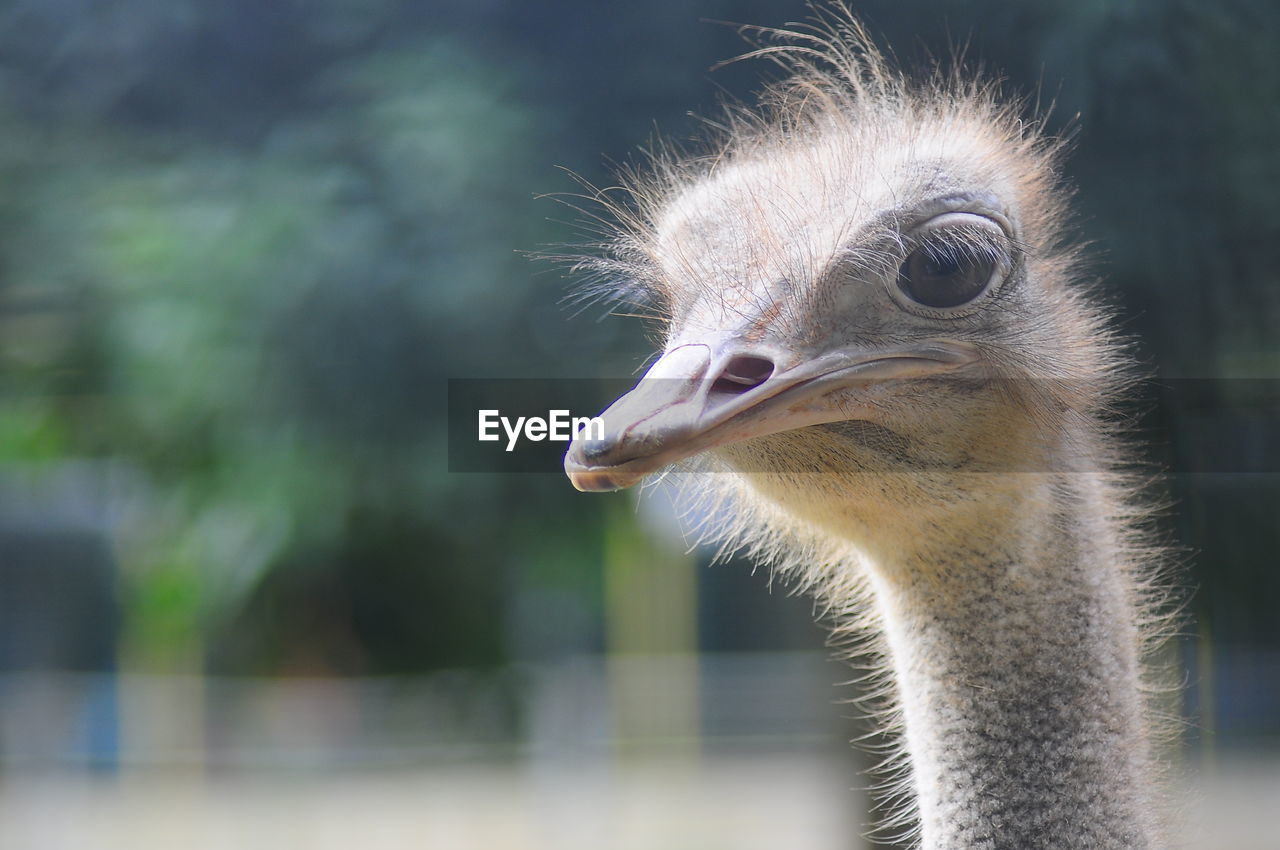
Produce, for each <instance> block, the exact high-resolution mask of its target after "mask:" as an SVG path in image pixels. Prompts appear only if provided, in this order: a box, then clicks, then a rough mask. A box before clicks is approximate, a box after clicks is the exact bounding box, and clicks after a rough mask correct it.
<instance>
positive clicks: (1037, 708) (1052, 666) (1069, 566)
mask: <svg viewBox="0 0 1280 850" xmlns="http://www.w3.org/2000/svg"><path fill="white" fill-rule="evenodd" d="M1065 477H1066V478H1072V479H1074V480H1071V481H1065V482H1064V481H1056V482H1047V481H1046V482H1041V485H1042V486H1039V487H1036V486H1034V485H1032V486H1030V487H1028V488H1027V491H1026V493H1025V494H1023V495H1019V496H1016V497H1009V498H1006V502H1007V504H1005V505H1004V506H1003V507H1004V508H1006V510H1004V511H1002V512H1001V515H1002V516H1006V517H1009V518H1010V519H1009V520H1008V523H1007V527H1004V524H1002V523H1001V521H1000V520H999V519H994V520H993V519H990V518H988V519H987V523H988V527H987V528H985V529H983V530H982V531H979V532H974V533H970V534H966V535H965V536H964V537H957V538H955V539H954V540H953V541H951V542H946V541H942V542H940V543H938V545H932V544H931V545H930V546H929V547H927V551H924V550H921V549H917V554H916V555H914V556H912V557H910V558H900V559H899V561H898V562H897V563H891V562H885V563H882V564H880V565H878V566H876V567H875V568H873V569H872V571H871V572H872V576H871V579H872V586H873V588H874V590H875V593H876V597H877V601H878V603H879V605H880V608H881V612H882V614H883V620H884V629H885V634H886V637H887V639H888V645H889V651H890V658H891V663H892V665H893V668H894V672H895V674H896V679H897V682H898V688H899V697H900V699H901V706H902V711H903V718H904V720H905V745H906V750H907V755H908V758H909V760H910V763H911V769H912V776H913V781H914V785H915V792H916V796H917V799H918V803H919V812H920V820H921V829H922V842H923V846H924V848H926V850H973V848H984V850H1036V848H1054V850H1069V849H1071V848H1080V850H1084V848H1089V850H1099V848H1128V850H1134V848H1149V847H1152V846H1153V845H1154V838H1153V835H1152V832H1151V824H1150V823H1149V818H1150V813H1151V811H1152V806H1151V802H1152V801H1151V795H1150V789H1149V788H1148V787H1147V783H1149V782H1150V779H1149V777H1148V775H1147V774H1148V764H1147V750H1146V743H1145V726H1144V722H1143V719H1142V709H1141V697H1140V695H1139V668H1138V658H1137V637H1136V634H1137V632H1136V626H1135V617H1136V612H1135V610H1134V604H1135V603H1134V601H1133V599H1134V595H1135V593H1134V590H1133V588H1132V587H1130V584H1129V581H1128V579H1127V578H1126V577H1125V574H1124V572H1123V571H1122V570H1121V569H1120V567H1119V554H1118V553H1119V551H1120V547H1119V545H1118V542H1117V541H1116V540H1115V539H1114V538H1115V533H1114V531H1110V532H1109V531H1108V526H1109V522H1108V521H1106V520H1104V519H1098V520H1097V521H1096V522H1090V521H1089V520H1088V519H1087V517H1089V516H1094V517H1099V518H1101V517H1105V515H1106V514H1105V512H1104V511H1103V510H1102V507H1103V506H1104V504H1105V499H1104V497H1103V495H1102V493H1101V491H1100V490H1099V489H1098V488H1097V487H1096V486H1093V485H1096V484H1097V482H1092V484H1091V482H1090V481H1089V480H1088V478H1089V477H1088V476H1085V475H1080V476H1065ZM1091 488H1092V489H1091ZM1095 503H1097V504H1095ZM1064 518H1065V519H1064ZM1014 526H1016V528H1015V527H1014ZM977 527H981V526H980V525H979V526H977ZM975 537H977V538H979V539H978V540H977V541H976V542H975V540H974V538H975Z"/></svg>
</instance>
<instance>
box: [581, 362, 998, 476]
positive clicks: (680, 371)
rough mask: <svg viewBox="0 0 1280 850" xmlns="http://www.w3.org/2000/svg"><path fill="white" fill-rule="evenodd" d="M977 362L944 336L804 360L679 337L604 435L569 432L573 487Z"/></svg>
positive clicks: (837, 414) (828, 413) (833, 418)
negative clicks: (886, 384) (872, 386)
mask: <svg viewBox="0 0 1280 850" xmlns="http://www.w3.org/2000/svg"><path fill="white" fill-rule="evenodd" d="M975 360H977V351H976V349H974V348H973V346H970V345H967V344H964V343H959V342H943V341H935V342H928V343H923V344H917V345H910V346H904V347H901V348H886V349H882V350H868V349H852V348H851V349H840V350H836V351H831V352H828V353H826V354H822V355H820V356H817V357H813V358H807V359H806V358H801V357H799V356H798V355H796V354H795V353H792V352H787V351H783V350H780V349H764V348H761V347H760V346H759V345H753V346H746V345H738V344H734V343H733V342H732V341H730V342H729V343H727V344H716V343H703V342H689V343H682V344H677V345H675V346H672V347H670V348H668V349H667V350H666V352H664V353H663V355H662V357H660V358H659V359H658V362H656V363H654V364H653V367H652V368H651V369H650V370H649V371H648V372H647V373H646V374H645V376H644V377H643V378H641V379H640V382H639V383H638V384H636V386H635V388H634V389H632V390H631V391H630V392H629V393H627V394H626V395H624V396H622V397H621V398H619V399H618V400H617V401H615V402H614V403H613V404H612V405H611V406H610V407H609V408H608V409H607V410H605V411H604V413H602V414H601V418H602V419H603V420H604V434H603V436H602V437H601V436H600V435H599V434H591V433H590V431H589V430H584V431H583V432H581V433H580V434H579V435H578V436H577V437H575V438H574V440H573V443H572V444H570V446H569V450H568V452H567V453H566V454H565V457H564V469H565V473H566V474H567V475H568V476H569V480H570V481H571V482H573V486H574V487H576V488H578V489H579V490H584V491H587V490H620V489H622V488H624V487H630V486H632V485H633V484H635V483H637V482H638V481H640V479H642V478H644V476H646V475H648V474H649V473H651V472H656V471H657V470H659V469H661V468H663V467H664V466H667V465H668V464H671V463H674V462H676V461H678V460H681V459H683V458H687V457H690V456H692V455H695V454H698V453H699V452H702V451H706V450H707V449H711V448H715V447H716V446H724V445H727V444H729V443H736V442H738V441H740V440H746V439H749V438H751V437H762V436H765V435H766V434H776V433H778V432H780V431H789V430H791V429H793V428H803V427H806V426H809V425H819V424H822V423H824V422H841V421H845V420H849V419H857V418H860V416H862V415H864V414H865V412H866V410H865V408H863V407H862V406H861V405H860V404H859V402H858V397H857V394H856V393H852V394H851V393H847V392H846V393H840V394H839V397H838V398H836V397H833V395H834V394H836V392H837V391H838V390H842V389H844V390H847V389H850V388H857V387H860V386H866V385H867V384H869V383H872V382H875V381H883V380H888V379H904V378H919V377H924V376H928V375H936V374H940V373H942V372H948V371H952V370H954V369H957V368H960V367H962V366H965V365H967V364H970V363H973V362H974V361H975Z"/></svg>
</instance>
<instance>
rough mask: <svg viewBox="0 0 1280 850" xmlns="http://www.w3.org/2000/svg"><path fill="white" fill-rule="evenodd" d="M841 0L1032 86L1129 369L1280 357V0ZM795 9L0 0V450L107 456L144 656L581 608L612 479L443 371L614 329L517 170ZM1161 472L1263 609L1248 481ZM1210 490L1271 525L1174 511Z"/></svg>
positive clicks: (588, 618) (288, 651)
mask: <svg viewBox="0 0 1280 850" xmlns="http://www.w3.org/2000/svg"><path fill="white" fill-rule="evenodd" d="M853 5H854V7H855V9H856V10H857V11H858V12H859V13H860V14H862V15H863V16H864V17H865V18H866V19H867V21H868V22H869V24H870V25H871V27H872V30H873V31H875V32H880V33H883V34H884V35H885V37H886V39H887V41H889V42H890V43H892V44H894V45H895V46H896V47H897V48H898V51H899V55H900V56H901V57H902V58H903V60H904V61H905V62H906V63H907V64H914V63H918V62H920V61H922V60H921V57H923V56H927V55H930V54H932V55H935V56H937V55H941V56H945V55H947V54H948V52H949V47H948V45H949V44H954V43H957V42H964V43H967V44H968V45H969V47H968V53H967V57H968V60H967V61H969V62H970V64H976V61H977V60H982V61H983V62H985V63H986V64H987V65H989V66H990V67H993V68H996V69H1000V70H1001V71H1003V72H1004V73H1006V74H1007V75H1008V76H1009V77H1010V79H1011V88H1013V89H1015V90H1019V91H1023V92H1033V93H1034V92H1038V93H1039V97H1040V99H1041V100H1042V101H1055V102H1056V106H1055V107H1054V110H1053V112H1052V113H1051V117H1050V119H1049V120H1050V123H1051V125H1052V126H1053V127H1055V128H1058V129H1063V128H1067V129H1068V130H1070V128H1072V127H1074V128H1075V129H1074V130H1070V131H1072V132H1075V133H1076V134H1077V142H1076V153H1075V155H1074V156H1073V158H1072V159H1071V160H1070V163H1069V166H1068V167H1069V169H1070V171H1071V173H1070V176H1071V177H1072V178H1073V179H1074V180H1075V182H1077V184H1078V185H1079V186H1080V189H1081V198H1080V208H1081V210H1082V212H1083V216H1082V228H1083V230H1084V232H1085V235H1086V236H1087V237H1089V238H1091V239H1092V240H1094V241H1095V243H1097V244H1098V245H1099V248H1100V253H1102V255H1103V258H1104V259H1103V263H1102V264H1100V266H1099V268H1100V270H1102V271H1104V272H1105V274H1106V276H1107V278H1108V280H1109V281H1111V285H1112V291H1113V292H1115V294H1116V297H1117V299H1118V301H1119V303H1120V305H1121V307H1122V309H1123V311H1124V313H1125V317H1126V319H1125V326H1126V327H1128V328H1130V329H1132V330H1133V331H1134V333H1135V335H1137V336H1138V337H1140V338H1141V339H1142V340H1143V341H1144V342H1143V344H1144V352H1145V355H1146V356H1147V357H1148V358H1149V360H1150V361H1151V362H1152V363H1153V365H1154V366H1155V368H1156V370H1157V371H1159V372H1160V373H1162V374H1166V375H1197V376H1221V375H1223V374H1228V375H1232V374H1249V375H1263V376H1268V377H1273V378H1274V377H1275V376H1276V371H1277V366H1278V365H1280V343H1278V342H1277V338H1276V333H1275V328H1276V327H1277V326H1278V323H1280V280H1277V274H1278V271H1277V270H1280V256H1278V255H1277V252H1280V212H1277V209H1278V208H1277V206H1276V205H1275V203H1274V201H1273V199H1272V197H1271V194H1272V193H1273V192H1274V187H1275V186H1276V185H1280V179H1277V178H1280V174H1278V173H1277V171H1278V166H1277V155H1276V151H1277V149H1280V110H1277V109H1276V106H1277V105H1278V101H1280V96H1278V91H1277V89H1278V87H1280V71H1277V65H1276V63H1275V61H1274V44H1273V41H1272V39H1271V38H1269V37H1268V33H1273V32H1275V31H1276V29H1275V25H1276V24H1277V23H1280V20H1278V18H1280V15H1278V14H1277V12H1276V9H1275V8H1274V4H1271V3H1267V2H1263V0H1235V2H1231V3H1226V4H1213V5H1205V4H1196V3H1192V2H1190V0H1169V2H1163V3H1161V2H1118V0H1116V2H1111V0H1092V2H1088V3H1077V2H1067V0H1052V2H1041V3H1034V4H1008V3H996V2H993V0H973V2H966V3H961V2H945V0H938V2H934V3H928V4H923V5H922V7H921V8H915V7H912V8H905V7H902V6H901V5H900V4H896V3H891V2H888V0H875V1H874V2H865V3H855V4H853ZM804 15H805V11H804V8H803V5H802V4H801V3H798V2H786V3H769V2H764V0H754V2H731V1H730V0H704V2H699V3H695V4H689V3H687V2H678V0H658V1H657V2H652V3H645V4H636V5H633V6H625V7H617V8H609V7H608V6H597V5H594V4H588V3H585V2H580V0H573V2H571V0H550V1H549V2H545V3H539V4H523V3H518V2H515V0H493V2H489V3H485V4H467V3H463V2H433V3H426V4H415V3H408V2H404V3H400V2H393V0H377V2H356V0H310V2H307V3H305V4H303V3H265V4H264V3H256V2H252V1H251V0H216V2H200V0H127V2H120V3H114V4H108V5H103V4H98V3H94V2H92V0H8V2H4V3H0V55H3V57H4V60H5V61H4V62H3V63H2V64H0V184H2V185H3V186H4V187H5V191H4V192H3V194H2V195H0V386H3V388H4V390H5V394H4V397H3V402H2V403H0V459H2V460H3V461H4V462H5V464H6V465H7V466H9V467H12V468H21V469H23V470H26V472H24V473H23V474H29V473H30V470H32V469H36V470H39V469H41V468H48V467H52V466H56V465H58V464H63V463H66V462H67V461H69V460H77V459H86V458H88V459H97V460H98V461H100V462H103V463H108V462H109V464H110V465H114V466H120V467H123V468H125V469H127V470H128V471H129V475H130V476H132V477H133V478H132V479H131V480H135V481H136V482H137V484H136V486H135V487H133V489H131V490H130V493H131V494H132V495H131V497H130V498H131V499H132V500H133V501H131V502H130V506H131V507H130V510H128V511H127V512H125V521H123V524H122V526H121V528H120V531H121V534H120V537H119V543H118V545H119V549H120V551H119V552H118V555H119V558H120V562H121V565H122V571H123V575H122V582H123V598H124V600H125V609H126V614H127V622H128V623H129V636H130V646H131V647H132V648H133V650H134V651H135V652H136V654H137V656H138V657H139V658H150V659H153V660H155V661H156V662H157V663H164V664H177V663H190V662H191V660H192V659H193V658H196V657H198V656H199V655H200V654H202V653H205V654H207V657H208V659H209V660H210V661H211V662H212V663H213V665H214V666H215V667H216V668H218V669H224V670H239V671H245V670H251V671H264V672H280V671H309V672H326V671H329V672H332V671H339V672H359V671H365V672H387V671H393V672H394V671H407V670H415V669H423V668H428V667H440V666H449V665H456V664H492V663H499V662H502V661H504V660H507V659H510V658H512V657H518V656H520V655H521V654H522V653H528V652H538V651H545V652H555V651H557V650H558V649H563V648H566V647H569V648H574V647H576V648H590V647H598V646H600V645H602V640H603V639H602V637H601V634H602V627H601V623H600V618H601V605H602V603H601V599H600V598H601V588H600V576H599V567H598V564H599V563H600V556H601V551H602V543H601V535H602V533H603V532H602V531H601V528H602V519H601V517H602V516H603V512H604V510H605V508H602V507H600V505H601V504H602V501H603V503H607V504H612V503H609V502H608V500H607V499H604V500H598V499H584V498H581V497H578V496H577V495H576V494H573V493H572V492H570V491H569V488H568V487H567V485H565V484H564V483H563V482H562V481H559V480H556V479H555V478H554V477H552V476H547V477H539V476H515V477H512V476H507V477H501V476H485V475H451V474H449V473H448V472H447V471H446V468H445V433H444V410H443V404H444V381H445V379H447V378H449V377H472V376H487V375H491V376H504V377H517V376H532V375H538V376H548V375H570V374H572V375H593V374H606V375H617V374H626V373H627V372H629V371H631V369H632V368H633V367H634V366H635V365H637V364H638V362H639V358H640V357H641V356H643V353H644V343H643V342H642V340H641V336H640V332H639V328H638V327H629V326H627V325H625V324H624V323H622V322H620V321H609V322H602V323H601V322H594V321H592V318H593V317H592V316H590V315H588V316H584V317H581V318H578V319H576V320H572V321H571V320H570V318H569V315H568V312H567V311H565V310H564V309H563V308H561V307H560V306H559V305H558V303H557V302H558V300H559V298H560V297H561V296H562V295H563V284H562V282H561V281H560V280H559V278H558V277H557V275H555V274H554V273H549V272H550V270H549V269H546V268H540V267H537V266H534V265H531V264H530V263H529V261H528V260H527V259H526V258H525V257H524V256H522V255H521V253H519V252H521V251H525V252H527V251H534V250H538V249H540V248H545V247H546V246H548V245H554V244H557V243H562V242H566V241H572V240H574V239H576V238H578V237H577V236H576V235H575V230H574V229H573V228H572V227H570V226H567V225H566V224H564V223H563V222H562V221H561V219H565V218H569V219H572V218H573V217H574V216H573V214H572V213H565V212H564V211H563V210H562V209H561V208H559V207H558V206H557V205H556V204H554V203H553V202H551V201H546V200H541V201H539V200H537V199H536V198H535V195H537V194H539V193H545V192H557V191H566V190H571V189H572V188H573V183H572V181H571V180H570V179H569V178H568V177H566V176H564V175H563V174H560V173H558V172H557V171H556V170H555V169H554V166H555V165H565V166H568V167H570V168H572V169H574V170H576V171H579V172H581V173H583V174H584V175H585V176H587V177H588V178H590V179H592V180H593V181H596V182H605V181H607V180H608V175H607V171H605V170H604V168H603V166H602V155H604V154H608V155H611V156H613V157H615V158H618V159H626V158H628V156H629V155H630V154H629V152H631V151H634V150H635V146H636V145H637V144H639V143H641V142H643V141H644V140H645V138H646V137H647V136H648V135H649V134H650V133H651V131H652V123H651V122H653V121H657V123H658V125H659V126H660V127H661V128H662V129H663V130H664V131H666V132H668V133H670V134H672V135H674V136H676V137H677V138H680V137H683V136H685V135H687V134H689V133H691V132H693V131H694V128H695V126H696V122H694V121H693V120H692V119H690V118H688V117H687V116H686V114H685V113H686V111H687V110H689V109H701V110H702V111H704V112H706V111H711V110H713V109H714V101H715V99H716V97H717V86H723V87H724V88H725V89H727V90H728V91H729V92H730V93H731V94H732V95H735V96H738V97H742V98H745V97H747V95H748V93H749V91H750V90H751V89H752V88H753V87H754V85H755V81H756V79H757V78H758V75H760V74H761V73H766V74H767V69H766V68H765V67H763V66H762V65H760V64H752V63H744V64H740V65H735V66H731V67H729V68H727V69H726V70H724V71H723V72H719V73H717V74H716V75H715V77H714V82H713V81H712V80H709V79H708V76H707V75H706V74H705V73H703V71H704V69H706V68H707V67H708V66H710V65H711V63H712V62H714V61H716V60H718V59H723V58H726V57H729V56H731V55H734V54H735V53H736V52H739V51H740V50H741V43H740V42H739V41H738V39H737V36H736V35H735V34H734V33H733V32H732V31H731V30H729V29H728V28H724V27H719V26H714V25H708V24H706V23H699V19H700V18H710V19H721V20H724V19H727V20H734V21H744V22H755V23H763V24H780V23H782V22H784V21H785V20H796V19H799V18H801V17H803V16H804ZM1178 486H1179V487H1182V490H1180V491H1179V493H1178V495H1179V496H1180V498H1181V499H1182V500H1183V503H1184V505H1185V506H1186V510H1185V511H1184V512H1183V514H1182V516H1183V517H1184V519H1182V520H1180V522H1181V530H1182V532H1183V534H1184V536H1185V537H1189V538H1190V540H1189V541H1187V542H1190V543H1191V545H1193V546H1196V547H1199V548H1201V549H1202V550H1203V561H1208V562H1211V563H1213V564H1214V568H1215V570H1217V572H1212V573H1208V572H1206V573H1201V574H1200V575H1199V576H1198V578H1199V579H1200V580H1201V582H1202V583H1204V584H1205V585H1206V587H1207V593H1208V596H1207V598H1208V599H1209V600H1210V608H1212V607H1213V605H1222V606H1227V605H1230V606H1232V607H1231V609H1230V610H1232V611H1233V612H1235V611H1237V610H1239V611H1244V612H1246V613H1244V614H1240V615H1237V614H1233V615H1232V616H1236V617H1237V619H1236V622H1241V621H1240V620H1239V617H1241V616H1242V617H1244V620H1243V622H1244V623H1245V624H1246V625H1245V626H1242V627H1241V628H1240V630H1239V634H1240V635H1241V636H1242V637H1248V638H1251V639H1258V638H1260V637H1263V636H1269V637H1271V638H1275V637H1276V636H1277V633H1276V630H1275V628H1274V626H1273V625H1270V626H1269V625H1265V624H1264V623H1263V621H1262V619H1261V616H1260V615H1259V614H1257V612H1256V611H1255V612H1254V613H1253V614H1250V613H1248V612H1250V611H1254V609H1255V608H1257V603H1256V602H1255V603H1253V607H1250V603H1249V601H1248V598H1253V599H1257V598H1263V599H1265V598H1267V594H1266V593H1260V592H1259V590H1260V586H1261V585H1263V584H1265V587H1266V588H1269V590H1270V591H1272V592H1271V593H1270V598H1271V599H1272V600H1274V599H1275V598H1276V596H1277V594H1276V593H1275V592H1274V591H1276V590H1277V581H1280V579H1277V578H1276V577H1275V571H1274V570H1272V571H1271V572H1270V573H1268V574H1267V575H1265V576H1262V575H1261V574H1260V569H1259V567H1258V564H1259V563H1260V559H1261V558H1263V557H1265V555H1264V553H1265V552H1267V551H1270V550H1272V549H1273V548H1274V547H1275V546H1277V545H1280V541H1277V540H1276V539H1275V534H1276V533H1277V531H1276V529H1275V527H1274V523H1268V522H1267V521H1266V520H1265V515H1266V514H1267V513H1268V512H1269V513H1270V515H1271V516H1274V510H1275V506H1276V504H1277V494H1276V487H1275V485H1274V483H1269V482H1268V481H1259V480H1254V481H1250V482H1246V483H1244V484H1241V485H1240V486H1239V487H1238V488H1236V489H1232V490H1230V491H1229V493H1228V494H1227V495H1226V496H1223V495H1222V494H1221V493H1219V494H1217V495H1215V496H1213V497H1212V498H1210V497H1207V496H1205V495H1204V491H1203V490H1202V489H1199V488H1198V485H1194V484H1186V485H1185V486H1184V485H1178ZM617 498H618V499H621V498H623V497H617ZM1232 499H1234V500H1235V501H1234V502H1233V501H1232ZM1242 506H1244V507H1242ZM1241 510H1248V511H1253V512H1258V513H1261V514H1263V515H1264V518H1263V519H1262V521H1261V523H1260V524H1261V525H1262V526H1269V527H1267V528H1264V529H1259V530H1256V531H1255V532H1253V533H1252V534H1253V536H1250V534H1245V535H1244V537H1245V538H1248V539H1247V540H1246V541H1245V542H1241V538H1240V537H1239V536H1238V535H1233V536H1232V537H1231V538H1230V540H1226V539H1219V538H1216V537H1214V536H1213V535H1212V533H1210V532H1207V531H1205V529H1206V528H1211V527H1213V526H1214V524H1215V522H1216V520H1217V518H1219V517H1222V516H1232V517H1239V516H1241ZM1268 534H1269V535H1271V536H1270V537H1268V536H1267V535H1268ZM1241 547H1243V549H1244V551H1240V550H1241ZM1228 552H1229V553H1230V557H1229V558H1228V557H1226V553H1228ZM1213 600H1218V602H1213ZM1223 610H1226V608H1225V607H1224V608H1223ZM1219 619H1220V621H1221V622H1223V623H1226V621H1227V619H1228V618H1227V617H1226V616H1221V617H1220V618H1219ZM1224 628H1227V626H1225V625H1224ZM531 647H532V649H531ZM539 647H541V649H539Z"/></svg>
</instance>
